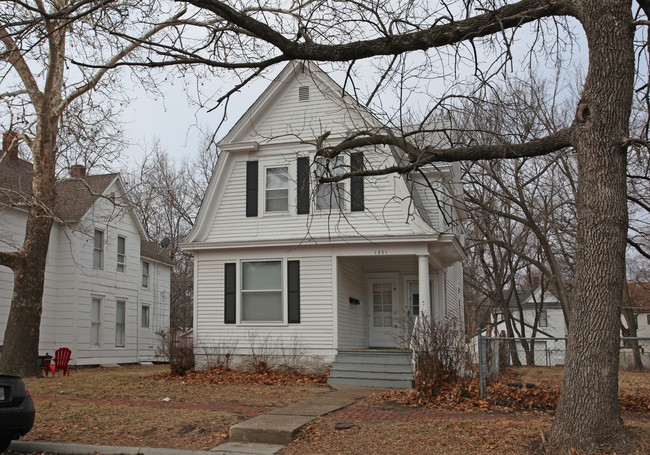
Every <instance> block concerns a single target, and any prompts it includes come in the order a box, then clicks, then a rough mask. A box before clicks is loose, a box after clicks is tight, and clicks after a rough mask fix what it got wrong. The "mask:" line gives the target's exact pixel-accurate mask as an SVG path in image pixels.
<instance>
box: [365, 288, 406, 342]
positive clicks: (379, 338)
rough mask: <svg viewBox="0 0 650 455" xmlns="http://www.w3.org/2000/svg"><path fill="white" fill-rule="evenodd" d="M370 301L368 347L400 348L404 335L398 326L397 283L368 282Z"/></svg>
mask: <svg viewBox="0 0 650 455" xmlns="http://www.w3.org/2000/svg"><path fill="white" fill-rule="evenodd" d="M368 301H369V302H370V315H369V316H370V321H369V324H368V326H369V330H368V345H369V346H370V347H371V348H395V347H398V346H400V345H401V344H402V342H403V340H402V339H401V338H403V336H404V334H403V331H402V329H401V328H400V326H399V324H398V319H399V318H398V316H399V315H398V314H397V310H398V301H397V282H396V281H395V280H391V279H371V280H368Z"/></svg>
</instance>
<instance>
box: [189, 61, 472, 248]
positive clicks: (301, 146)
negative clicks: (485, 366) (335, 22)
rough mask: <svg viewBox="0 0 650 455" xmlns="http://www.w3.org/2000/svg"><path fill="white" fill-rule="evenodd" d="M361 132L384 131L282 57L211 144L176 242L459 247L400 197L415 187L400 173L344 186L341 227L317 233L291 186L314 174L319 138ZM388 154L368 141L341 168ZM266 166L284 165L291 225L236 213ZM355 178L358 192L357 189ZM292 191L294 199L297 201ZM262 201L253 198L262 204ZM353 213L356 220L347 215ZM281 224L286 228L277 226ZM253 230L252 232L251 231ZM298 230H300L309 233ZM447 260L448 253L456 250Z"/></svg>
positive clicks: (330, 86) (324, 79) (390, 161)
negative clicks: (196, 206)
mask: <svg viewBox="0 0 650 455" xmlns="http://www.w3.org/2000/svg"><path fill="white" fill-rule="evenodd" d="M359 131H364V132H367V133H368V134H372V133H374V132H377V133H381V132H384V133H386V132H390V130H389V129H387V128H386V127H385V126H384V125H383V124H382V122H380V121H379V120H378V119H377V118H376V117H375V116H374V115H373V114H372V113H371V112H370V111H369V110H368V109H367V108H366V107H364V106H362V105H360V104H359V103H357V102H356V100H355V99H354V98H353V97H351V96H350V95H348V94H347V93H345V91H344V90H343V88H341V86H340V85H338V84H337V83H336V82H335V81H334V80H333V79H332V78H331V77H330V76H329V75H327V74H326V73H325V72H324V71H323V70H321V69H320V68H319V67H318V66H317V65H315V64H313V63H311V62H290V63H289V64H287V65H286V66H285V67H284V68H283V69H282V71H280V73H279V74H278V76H277V77H276V78H275V79H274V80H273V81H272V82H271V84H270V85H269V87H268V88H267V89H266V90H264V92H263V93H262V94H261V95H260V96H259V97H258V99H257V100H256V101H255V102H254V103H253V105H252V106H251V107H250V108H249V109H248V110H247V111H246V112H245V113H244V115H243V116H242V117H241V118H240V119H239V120H238V121H237V122H236V123H235V125H234V126H233V127H232V128H231V129H230V131H229V132H228V133H227V134H226V135H225V136H224V138H223V139H222V140H221V141H219V143H218V147H219V148H220V149H221V151H222V152H223V153H222V154H221V155H220V157H219V160H218V162H217V166H216V168H215V171H214V174H213V176H212V178H211V180H210V183H209V185H208V188H207V190H206V194H205V196H204V200H203V203H202V204H201V208H200V210H199V213H198V216H197V219H196V222H195V224H194V228H193V230H192V232H191V233H190V234H189V236H188V237H187V238H186V239H185V241H184V244H183V247H184V248H188V249H191V248H216V247H219V248H222V247H224V248H227V247H232V246H234V245H239V244H241V243H242V242H245V244H246V246H250V247H253V246H262V245H269V244H272V245H278V244H280V243H282V242H284V243H286V244H296V242H299V243H300V244H304V243H305V242H307V243H311V242H312V241H313V242H315V243H321V242H331V241H333V240H332V239H335V241H344V242H346V243H348V242H357V241H358V242H367V239H368V237H369V236H372V237H373V238H375V239H378V240H380V239H385V240H387V239H389V238H397V237H400V238H402V239H407V238H408V241H413V242H415V241H420V242H441V243H445V244H448V243H453V244H455V245H456V247H455V248H456V250H457V251H461V250H462V247H461V246H460V243H458V239H457V238H456V237H455V236H454V235H452V234H446V233H444V232H442V231H441V230H440V231H439V230H437V229H436V227H435V224H434V223H435V222H436V221H437V220H432V219H431V217H429V216H428V215H429V214H428V213H427V212H426V210H427V208H426V207H425V204H424V203H422V202H421V201H420V200H419V199H418V200H417V201H416V203H415V204H412V203H409V202H404V201H410V200H412V199H414V198H413V197H412V196H413V193H412V191H413V187H412V185H408V184H407V181H406V179H405V177H404V176H398V175H394V176H383V177H378V178H376V179H370V178H367V179H358V180H357V181H354V179H351V180H350V181H349V184H348V185H349V189H348V188H347V187H346V191H347V193H346V194H347V196H349V201H344V204H347V202H349V203H350V204H349V207H347V206H346V208H345V210H341V211H340V213H339V212H338V211H336V213H337V214H338V215H339V216H340V218H341V219H343V221H342V222H341V225H345V226H346V228H341V229H339V228H340V227H341V225H336V226H335V228H334V232H335V233H336V235H330V234H331V232H332V231H327V232H325V230H326V229H328V228H329V227H328V226H326V224H325V223H326V221H323V220H324V218H322V217H319V215H322V212H321V213H316V212H315V211H316V210H317V209H314V211H312V212H310V210H309V209H307V210H306V211H305V209H304V208H303V207H304V206H305V205H304V204H305V202H304V200H305V199H304V198H302V196H304V191H298V190H297V189H296V187H295V186H296V185H297V184H298V181H303V180H301V179H303V178H304V176H305V175H306V177H307V178H308V179H309V178H310V175H311V176H312V177H313V171H314V169H316V168H317V165H316V164H315V163H314V154H313V152H314V151H315V150H316V143H317V141H318V140H319V139H320V138H323V137H324V136H325V135H327V137H326V139H325V145H327V144H328V143H332V144H335V143H337V142H339V141H340V140H341V139H343V138H345V137H347V136H349V135H350V134H356V133H358V132H359ZM375 152H377V153H375ZM347 155H349V157H348V156H347ZM395 160H396V157H395V156H394V153H393V152H392V151H391V148H390V147H387V146H377V147H372V146H369V147H365V148H361V149H359V150H354V151H350V153H346V157H345V159H344V162H345V164H343V166H345V167H347V168H349V169H353V168H357V169H360V168H363V167H366V168H370V167H372V168H378V167H384V166H392V165H394V163H395ZM305 161H306V162H307V165H306V166H305V164H304V163H305ZM358 163H361V165H360V166H359V165H358ZM249 164H250V165H252V166H254V168H255V170H254V171H252V170H251V174H250V175H252V176H254V177H252V178H251V181H250V184H249V181H248V176H249V171H248V168H247V167H248V165H249ZM258 164H259V167H260V168H259V171H258V170H257V166H258ZM265 166H266V167H269V166H270V167H272V166H284V167H285V169H287V170H288V171H287V172H288V173H289V175H290V177H289V179H290V180H291V185H293V186H292V187H291V188H292V190H291V196H290V198H292V199H291V204H290V209H289V212H290V213H291V214H292V217H293V215H294V213H293V210H294V209H295V212H296V213H295V215H296V217H293V218H292V219H293V224H292V225H290V226H289V224H291V222H290V221H288V219H287V218H286V217H285V218H284V219H283V220H284V221H278V220H279V219H280V218H279V217H278V216H275V219H273V214H271V216H269V217H268V218H265V216H267V215H265V214H260V216H259V217H257V211H255V215H252V214H249V213H248V212H246V215H245V214H244V212H243V210H242V207H244V203H245V202H247V201H245V200H244V195H246V194H249V193H248V192H249V191H250V194H253V193H256V194H258V195H259V194H262V191H261V190H260V188H262V187H263V185H264V181H265V180H264V175H265V174H264V172H265V171H264V169H265ZM304 173H306V174H304ZM299 175H300V177H299ZM258 176H259V177H258ZM308 181H309V180H308ZM359 181H360V182H361V183H360V186H361V190H360V191H359V192H357V190H358V186H359V183H358V182H359ZM312 182H313V180H312ZM364 182H366V183H364ZM353 184H356V185H357V186H355V190H353V189H352V185H353ZM364 185H365V186H366V187H367V191H366V193H365V194H366V196H365V198H366V201H367V202H368V203H369V204H370V205H366V206H364V207H361V209H360V210H359V204H358V202H357V201H358V199H356V198H357V194H359V193H360V194H362V196H361V198H362V199H363V187H364ZM303 187H304V185H303ZM301 188H302V187H301ZM298 193H300V196H301V198H300V201H301V202H300V203H299V202H298V196H297V195H298ZM314 194H315V192H314V191H312V192H311V193H310V195H308V196H307V203H306V204H307V205H309V203H310V201H311V202H313V200H310V199H309V197H313V196H314ZM294 195H295V198H294ZM415 198H417V195H416V196H415ZM262 205H263V204H260V207H262ZM353 205H354V211H353V209H352V207H353ZM348 209H349V210H348ZM429 209H431V208H429ZM333 212H334V211H332V213H333ZM307 213H310V217H311V219H312V220H316V221H317V222H316V223H309V226H308V227H307V226H305V228H302V229H299V227H300V225H301V224H302V223H301V222H298V223H296V221H297V220H298V219H299V216H300V215H305V214H307ZM312 215H313V216H312ZM249 216H254V217H256V220H257V221H253V220H252V219H251V218H248V217H249ZM433 216H437V215H436V214H433ZM240 217H241V218H240ZM351 218H353V219H354V221H351ZM303 219H306V218H303ZM283 222H284V223H285V224H284V225H281V223H283ZM319 222H320V224H318V223H319ZM257 223H259V224H257ZM262 223H263V224H262ZM262 226H264V227H262ZM360 226H361V227H360ZM377 226H383V227H382V228H377ZM358 228H359V229H358ZM257 229H259V232H260V233H259V234H257V233H256V232H258V231H257ZM305 229H307V230H308V235H307V237H305V232H304V231H305ZM319 229H320V230H319ZM272 231H275V232H276V234H274V235H273V236H271V235H269V232H272ZM458 254H459V255H461V256H462V255H463V253H458ZM451 256H453V257H456V253H453V254H451V255H450V257H451Z"/></svg>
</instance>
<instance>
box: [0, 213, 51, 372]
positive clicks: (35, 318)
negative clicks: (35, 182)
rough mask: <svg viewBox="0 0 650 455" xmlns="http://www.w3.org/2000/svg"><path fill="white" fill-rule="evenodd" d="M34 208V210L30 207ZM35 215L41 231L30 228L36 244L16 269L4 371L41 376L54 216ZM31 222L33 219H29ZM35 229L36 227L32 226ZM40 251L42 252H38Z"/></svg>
mask: <svg viewBox="0 0 650 455" xmlns="http://www.w3.org/2000/svg"><path fill="white" fill-rule="evenodd" d="M30 212H31V211H30ZM30 218H35V219H36V220H35V223H32V226H33V225H34V224H38V226H37V227H36V229H37V230H38V232H33V231H32V232H30V235H29V237H30V238H31V239H32V240H33V241H34V247H33V248H30V249H31V251H30V253H29V254H28V255H27V257H24V258H22V260H21V261H20V263H19V265H18V267H16V268H15V269H14V291H13V295H12V299H11V309H10V311H9V318H8V320H7V328H6V330H5V337H4V345H3V347H2V356H1V357H0V373H2V374H11V375H16V376H22V377H29V376H40V375H41V371H40V368H39V364H38V362H37V360H38V342H39V339H40V325H41V313H42V309H43V305H42V301H43V284H44V281H45V260H46V255H47V248H48V243H49V242H48V241H49V238H50V228H51V225H52V219H51V218H49V217H43V216H41V217H40V218H36V217H35V216H32V215H31V213H30ZM28 224H29V223H28ZM32 229H34V227H32ZM37 252H38V253H37Z"/></svg>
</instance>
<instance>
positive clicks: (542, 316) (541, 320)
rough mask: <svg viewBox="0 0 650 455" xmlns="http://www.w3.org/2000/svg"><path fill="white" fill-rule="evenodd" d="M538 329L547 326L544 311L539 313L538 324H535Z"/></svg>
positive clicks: (546, 316)
mask: <svg viewBox="0 0 650 455" xmlns="http://www.w3.org/2000/svg"><path fill="white" fill-rule="evenodd" d="M537 325H538V326H539V327H547V326H548V313H547V312H546V310H542V311H541V312H540V313H539V324H537Z"/></svg>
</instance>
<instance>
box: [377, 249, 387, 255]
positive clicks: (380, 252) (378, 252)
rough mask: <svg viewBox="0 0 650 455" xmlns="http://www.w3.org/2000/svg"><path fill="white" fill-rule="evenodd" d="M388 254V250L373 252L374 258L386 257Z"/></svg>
mask: <svg viewBox="0 0 650 455" xmlns="http://www.w3.org/2000/svg"><path fill="white" fill-rule="evenodd" d="M387 254H388V250H375V256H386V255H387Z"/></svg>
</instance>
